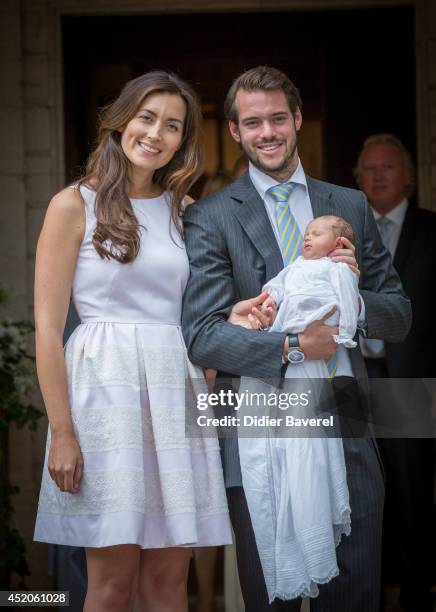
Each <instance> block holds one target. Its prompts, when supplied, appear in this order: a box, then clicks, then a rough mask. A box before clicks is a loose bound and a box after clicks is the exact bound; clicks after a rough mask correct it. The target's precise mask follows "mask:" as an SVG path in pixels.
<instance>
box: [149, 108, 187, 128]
mask: <svg viewBox="0 0 436 612" xmlns="http://www.w3.org/2000/svg"><path fill="white" fill-rule="evenodd" d="M144 111H146V112H147V113H148V114H149V115H153V117H157V115H156V113H154V112H153V111H152V110H150V109H149V108H146V107H145V106H144V108H141V110H140V111H139V112H140V113H142V112H144ZM168 121H177V122H178V123H180V124H183V121H181V120H180V119H176V117H174V118H172V117H169V119H168Z"/></svg>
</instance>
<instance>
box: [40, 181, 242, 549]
mask: <svg viewBox="0 0 436 612" xmlns="http://www.w3.org/2000/svg"><path fill="white" fill-rule="evenodd" d="M80 190H81V194H82V197H83V199H84V202H85V208H86V230H85V236H84V239H83V242H82V245H81V247H80V251H79V255H78V260H77V267H76V271H75V276H74V281H73V292H72V293H73V301H74V304H75V307H76V310H77V312H78V313H79V316H80V319H81V325H79V327H78V328H77V329H76V330H75V331H74V333H73V334H72V336H71V337H70V339H69V340H68V342H67V345H66V347H65V361H66V367H67V375H68V391H69V400H70V406H71V414H72V419H73V423H74V429H75V432H76V435H77V437H78V440H79V443H80V446H81V449H82V452H83V457H84V474H83V479H82V482H81V484H80V493H77V494H70V493H63V492H61V491H60V490H59V489H58V487H57V486H56V485H55V483H54V482H53V480H52V479H51V478H50V475H49V473H48V470H47V452H46V459H45V464H44V471H43V477H42V486H41V493H40V498H39V508H38V515H37V520H36V528H35V540H38V541H43V542H51V543H56V544H68V545H72V546H87V547H103V546H112V545H116V544H137V545H139V546H140V547H141V548H161V547H170V546H214V545H220V544H228V543H230V542H231V532H230V524H229V518H228V510H227V502H226V495H225V489H224V483H223V477H222V469H221V461H220V455H219V446H218V441H217V439H216V438H211V437H209V438H206V437H201V431H199V432H198V437H191V438H187V437H185V404H186V401H185V394H186V393H188V394H189V393H191V392H192V393H193V392H194V390H196V389H197V390H198V389H199V388H200V389H202V390H205V388H204V389H203V386H204V380H203V374H202V371H201V370H200V369H198V368H196V367H194V366H193V365H192V364H191V363H190V362H189V360H188V357H187V353H186V348H185V345H184V341H183V338H182V333H181V329H180V318H181V308H182V296H183V291H184V289H185V285H186V282H187V279H188V276H189V265H188V259H187V255H186V251H185V249H184V245H183V241H182V240H181V238H180V237H179V234H178V233H177V231H176V229H175V227H174V225H173V223H172V221H171V215H170V205H169V198H168V196H167V194H163V195H162V196H160V197H158V198H152V199H147V200H139V199H137V200H135V199H132V200H131V203H132V206H133V209H134V211H135V214H136V216H137V218H138V221H139V223H140V224H141V225H142V226H143V228H142V229H141V248H140V252H139V255H138V257H137V258H136V259H135V260H134V261H133V262H131V263H128V264H121V263H118V262H117V261H115V260H113V259H110V260H106V259H101V258H100V257H99V255H98V254H97V252H96V250H95V249H94V247H93V245H92V236H93V231H94V228H95V216H94V198H95V193H94V191H92V190H91V189H88V188H86V187H81V189H80ZM49 443H50V432H49V435H48V444H47V451H48V445H49Z"/></svg>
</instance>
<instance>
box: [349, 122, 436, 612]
mask: <svg viewBox="0 0 436 612" xmlns="http://www.w3.org/2000/svg"><path fill="white" fill-rule="evenodd" d="M355 176H356V180H357V183H358V185H359V187H360V188H361V189H362V190H363V191H364V192H365V195H366V197H367V198H368V201H369V204H370V205H371V208H372V211H373V213H374V217H375V220H376V222H377V225H378V227H379V231H380V234H381V237H382V241H383V242H384V245H385V246H386V248H387V249H388V250H389V251H390V253H391V256H392V259H393V262H394V267H395V268H396V270H397V272H398V273H399V276H400V279H401V281H402V284H403V287H404V290H405V292H406V294H407V295H408V296H409V298H410V300H411V302H412V312H413V322H412V328H411V331H410V332H409V335H408V336H407V338H406V340H405V341H404V342H402V343H398V344H390V343H387V342H383V341H382V340H368V339H365V338H361V348H362V352H363V354H364V356H365V361H366V365H367V369H368V375H369V376H370V377H372V378H387V377H389V378H435V377H436V358H435V347H436V327H435V325H434V323H433V320H434V309H435V303H436V214H434V213H432V212H430V211H428V210H423V209H419V208H418V207H417V206H416V203H415V202H413V201H412V200H411V199H410V198H411V196H412V194H413V191H414V167H413V163H412V158H411V156H410V153H409V152H408V151H407V149H406V148H405V147H404V145H403V144H402V142H401V141H400V140H399V139H398V138H396V137H395V136H393V135H391V134H375V135H372V136H370V137H369V138H367V139H366V140H365V142H364V143H363V147H362V150H361V152H360V154H359V158H358V161H357V167H356V169H355ZM429 409H430V406H429ZM379 446H380V451H381V454H382V459H383V463H384V466H385V470H386V479H387V484H386V499H385V511H384V521H383V564H382V566H383V581H384V583H385V587H386V588H385V594H386V603H387V604H388V599H389V598H391V599H392V598H395V594H396V595H397V598H398V596H399V595H400V594H401V605H402V606H403V609H404V610H407V611H409V610H410V612H412V611H413V612H416V611H417V610H419V611H420V612H426V611H429V612H430V611H431V610H432V609H433V608H432V603H431V595H430V587H431V586H432V584H433V583H434V582H435V571H434V569H435V560H434V559H435V555H436V553H435V537H434V533H435V525H436V514H435V508H434V498H433V487H434V475H435V470H434V460H435V457H434V440H433V439H430V438H429V439H412V438H410V439H387V438H386V439H380V440H379ZM393 585H396V587H394V586H393ZM398 585H399V586H398ZM392 603H393V602H392ZM385 609H390V608H388V607H387V608H385Z"/></svg>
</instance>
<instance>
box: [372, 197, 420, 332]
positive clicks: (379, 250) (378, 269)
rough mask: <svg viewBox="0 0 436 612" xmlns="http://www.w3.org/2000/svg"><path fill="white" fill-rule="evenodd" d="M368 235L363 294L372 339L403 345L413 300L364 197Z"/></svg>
mask: <svg viewBox="0 0 436 612" xmlns="http://www.w3.org/2000/svg"><path fill="white" fill-rule="evenodd" d="M361 197H362V198H363V200H364V206H365V211H364V214H365V219H364V236H363V245H362V251H363V253H362V256H363V260H362V278H361V287H360V294H361V296H362V298H363V301H364V302H365V314H366V322H367V333H366V336H367V337H368V338H378V339H380V340H384V341H385V342H402V341H403V340H404V339H405V337H406V336H407V334H408V332H409V330H410V326H411V323H412V308H411V305H410V300H409V299H408V297H407V296H406V294H405V293H404V291H403V287H402V284H401V281H400V278H399V276H398V274H397V272H396V270H395V269H394V266H393V264H392V259H391V256H390V254H389V252H388V251H387V249H386V248H385V247H384V246H383V244H382V241H381V238H380V234H379V231H378V228H377V224H376V222H375V219H374V215H373V214H372V212H371V210H370V208H369V205H368V203H367V201H366V198H365V196H364V194H363V193H362V194H361Z"/></svg>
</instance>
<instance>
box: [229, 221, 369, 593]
mask: <svg viewBox="0 0 436 612" xmlns="http://www.w3.org/2000/svg"><path fill="white" fill-rule="evenodd" d="M342 236H344V237H346V238H348V239H349V240H350V241H351V242H354V232H353V229H352V227H351V225H350V224H349V223H348V222H347V221H345V220H344V219H342V218H340V217H336V216H333V215H328V216H322V217H318V218H316V219H314V220H313V221H312V222H311V223H309V225H308V226H307V228H306V232H305V234H304V242H303V246H302V254H301V256H300V257H298V258H297V259H296V260H295V261H294V262H293V263H292V264H290V265H289V266H287V267H286V268H285V269H284V270H282V272H280V273H279V274H278V275H277V276H276V277H275V278H273V279H272V280H271V281H270V282H268V283H267V284H266V285H265V286H264V288H263V291H268V293H269V295H270V297H269V298H268V300H267V301H266V302H265V303H264V306H265V307H266V306H269V305H271V303H274V304H275V305H276V307H277V309H278V310H277V316H276V318H275V321H274V323H273V325H272V326H271V328H270V329H271V331H286V332H289V333H292V334H298V333H299V332H302V331H304V330H305V329H306V327H307V326H308V325H309V324H310V323H312V322H313V321H315V320H320V319H322V318H323V317H325V315H326V314H328V313H329V312H331V311H332V310H333V309H336V310H335V312H334V313H333V314H332V316H331V317H330V318H329V319H328V320H327V321H326V324H331V325H337V324H339V332H338V334H335V335H333V339H334V340H335V342H336V343H337V345H338V350H337V353H338V354H339V353H340V351H344V350H345V347H347V348H353V347H355V346H356V342H355V341H354V340H353V338H354V335H355V333H356V327H357V318H358V314H359V292H358V280H357V276H356V275H355V274H354V273H353V272H352V271H351V270H350V268H349V267H348V265H346V264H344V263H334V262H333V261H331V259H329V257H328V254H329V253H330V252H332V251H334V250H335V249H337V248H340V247H341V246H342V243H341V237H342ZM252 320H253V319H252ZM253 327H254V325H253ZM302 356H303V354H302V353H300V357H302ZM335 369H336V365H334V367H333V369H332V368H330V371H329V368H328V366H327V363H326V362H325V361H322V360H319V361H315V360H304V361H301V362H300V363H289V365H288V366H287V368H286V372H285V381H284V383H285V386H284V389H286V379H306V382H305V383H304V387H305V389H306V388H311V389H312V391H313V393H311V402H312V406H313V404H315V405H316V404H317V401H318V399H319V393H318V392H319V388H320V386H319V382H320V381H318V384H316V380H315V379H328V378H330V377H331V376H332V375H334V371H335ZM290 384H292V385H293V386H291V387H290ZM299 384H300V383H299V382H298V381H297V380H295V382H294V383H291V381H290V380H288V383H287V387H288V390H290V391H295V390H296V388H297V387H298V385H299ZM284 389H283V390H284ZM240 390H243V391H245V390H247V391H249V392H252V393H259V392H262V391H265V383H264V382H263V381H259V380H254V379H246V378H243V379H241V386H240ZM315 412H316V411H315ZM299 416H306V417H307V416H315V415H314V414H309V415H308V414H307V413H306V414H304V415H301V414H299ZM314 435H318V436H319V435H320V434H319V433H315V434H314ZM239 452H240V460H241V471H242V480H243V486H244V491H245V494H246V498H247V503H248V507H249V510H250V517H251V521H252V524H253V529H254V533H255V537H256V542H257V545H258V549H259V555H260V559H261V563H262V568H263V572H264V576H265V582H266V585H267V590H268V595H269V598H270V601H273V600H274V598H275V597H279V598H281V599H293V598H296V597H299V596H300V595H303V596H308V597H316V596H317V595H318V586H317V585H318V584H322V583H325V582H328V581H329V580H331V579H332V578H333V577H335V576H337V575H338V573H339V569H338V566H337V560H336V550H335V548H336V546H337V545H338V543H339V541H340V538H341V536H342V534H347V535H348V534H349V533H350V530H351V520H350V513H351V511H350V505H349V495H348V487H347V479H346V467H345V460H344V451H343V445H342V439H341V438H328V437H326V436H323V437H311V435H310V431H307V433H306V435H305V437H299V438H297V437H293V438H290V437H287V438H286V437H282V438H280V437H274V436H271V435H266V436H265V437H264V438H256V439H247V438H243V437H240V438H239ZM268 493H269V494H268Z"/></svg>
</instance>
